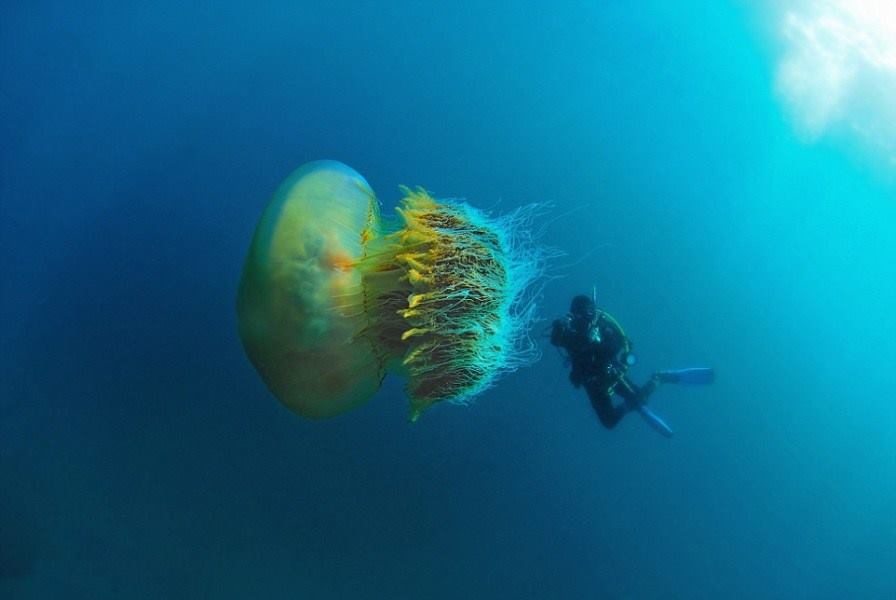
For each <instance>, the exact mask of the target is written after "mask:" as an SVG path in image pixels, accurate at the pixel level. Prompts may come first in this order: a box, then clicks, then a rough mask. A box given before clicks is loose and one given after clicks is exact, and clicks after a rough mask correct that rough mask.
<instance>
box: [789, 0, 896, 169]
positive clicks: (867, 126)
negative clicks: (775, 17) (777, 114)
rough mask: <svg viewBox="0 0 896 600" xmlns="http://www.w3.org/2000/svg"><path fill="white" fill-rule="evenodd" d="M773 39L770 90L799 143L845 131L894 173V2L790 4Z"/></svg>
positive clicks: (859, 0)
mask: <svg viewBox="0 0 896 600" xmlns="http://www.w3.org/2000/svg"><path fill="white" fill-rule="evenodd" d="M780 33H781V35H782V37H783V40H784V42H785V52H784V55H783V56H782V57H781V60H780V62H779V64H778V68H777V73H776V84H777V89H778V92H779V94H780V95H781V97H782V98H783V99H784V101H785V103H786V105H787V107H788V110H789V111H790V115H791V117H792V119H793V121H794V124H795V126H796V128H797V131H798V132H799V133H800V135H801V136H802V137H803V138H804V139H805V140H806V141H814V140H816V139H818V138H819V137H821V136H822V135H823V134H825V133H827V132H828V131H830V130H833V129H836V128H839V127H841V126H845V127H846V129H847V130H848V131H851V132H853V133H855V134H857V135H858V136H860V137H861V139H862V140H863V141H864V142H865V143H869V144H870V145H871V146H873V147H875V148H876V149H878V150H880V151H883V152H884V153H885V156H887V157H888V158H889V160H890V161H891V162H893V163H894V165H896V0H826V1H817V2H797V3H791V4H789V5H788V8H786V9H785V10H784V11H783V12H782V13H781V14H780Z"/></svg>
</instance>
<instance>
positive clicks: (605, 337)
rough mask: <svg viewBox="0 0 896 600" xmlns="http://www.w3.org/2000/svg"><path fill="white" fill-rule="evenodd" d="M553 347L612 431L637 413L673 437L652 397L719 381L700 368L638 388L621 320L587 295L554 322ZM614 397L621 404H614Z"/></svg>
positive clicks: (663, 375) (659, 375)
mask: <svg viewBox="0 0 896 600" xmlns="http://www.w3.org/2000/svg"><path fill="white" fill-rule="evenodd" d="M551 344H553V345H554V346H557V348H559V349H562V350H563V351H565V353H566V358H567V361H568V363H569V365H570V367H571V370H570V373H569V380H570V381H571V382H572V384H573V385H574V386H575V387H577V388H578V387H582V386H585V391H586V392H588V397H589V398H590V399H591V406H592V407H593V408H594V412H595V413H597V418H598V419H600V422H601V423H602V424H603V425H604V427H606V428H607V429H612V428H613V427H615V426H616V424H617V423H619V421H620V420H621V419H622V417H624V416H625V415H626V414H628V413H629V412H631V411H637V412H638V413H639V414H640V415H641V416H642V417H643V418H644V420H645V421H647V423H649V424H650V426H651V427H653V428H654V429H655V430H656V431H658V432H659V433H660V434H662V435H664V436H666V437H671V436H672V428H671V427H669V425H668V424H666V422H665V421H664V420H663V419H662V418H660V417H659V416H658V415H657V414H656V413H655V412H653V411H652V410H650V409H649V408H648V407H647V401H648V399H649V398H650V395H651V394H652V393H653V392H654V391H655V390H656V388H657V387H659V385H660V384H663V383H676V384H685V385H705V384H709V383H712V382H713V380H714V379H715V372H714V371H713V369H711V368H705V367H696V368H690V369H676V370H667V371H657V372H656V373H654V374H653V376H651V378H650V379H649V380H648V381H647V382H646V383H645V384H644V385H638V384H636V383H635V382H633V381H632V380H631V379H630V378H629V377H628V369H629V367H631V366H632V365H634V364H635V355H634V354H632V344H631V342H630V341H629V339H628V337H626V335H625V332H624V331H623V330H622V327H620V325H619V323H618V322H617V321H616V319H614V318H613V317H612V316H611V315H610V314H609V313H607V312H605V311H603V310H600V309H599V308H598V307H597V304H596V303H595V301H594V298H593V297H589V296H585V295H579V296H575V297H574V298H573V299H572V302H571V304H570V307H569V314H568V315H566V316H565V317H563V318H560V319H557V320H555V321H554V323H553V325H552V328H551ZM614 395H616V396H619V397H620V398H622V403H620V404H615V405H614V404H613V396H614Z"/></svg>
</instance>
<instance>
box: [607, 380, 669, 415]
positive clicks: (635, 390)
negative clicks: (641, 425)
mask: <svg viewBox="0 0 896 600" xmlns="http://www.w3.org/2000/svg"><path fill="white" fill-rule="evenodd" d="M657 386H659V381H658V380H657V379H656V378H651V379H650V380H648V381H647V383H645V384H644V385H640V386H639V385H638V384H636V383H635V382H634V381H632V380H631V379H629V378H628V377H623V378H622V379H620V380H619V383H617V384H616V387H615V388H614V390H615V392H616V393H617V394H619V395H620V396H621V397H622V398H623V399H624V400H625V403H626V404H627V405H628V407H629V408H630V409H632V410H636V409H637V408H638V406H640V405H642V404H647V400H648V398H650V394H652V393H653V391H654V390H655V389H656V388H657Z"/></svg>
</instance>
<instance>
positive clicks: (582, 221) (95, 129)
mask: <svg viewBox="0 0 896 600" xmlns="http://www.w3.org/2000/svg"><path fill="white" fill-rule="evenodd" d="M779 18H780V15H779V14H778V9H777V7H776V5H775V3H747V2H735V1H723V2H698V1H691V0H681V1H679V2H659V1H656V2H649V1H648V2H641V3H622V2H550V3H548V2H546V3H524V2H507V3H504V2H483V1H476V2H459V3H428V2H405V1H401V2H326V3H324V2H320V3H311V4H308V3H302V2H283V1H280V2H258V3H250V2H225V1H219V2H199V3H183V2H153V3H128V2H43V1H33V2H16V1H11V2H5V3H4V4H3V6H2V8H0V140H2V143H0V598H4V599H6V598H10V599H28V600H30V599H38V598H40V599H43V598H49V599H56V598H60V599H61V598H65V599H82V598H83V599H90V600H94V599H106V598H109V599H113V598H114V599H122V598H128V599H130V598H133V599H156V598H172V599H174V598H188V599H194V598H222V599H223V598H265V599H268V598H270V599H275V598H276V599H279V598H284V599H285V598H290V599H293V598H309V599H318V598H321V599H329V598H352V599H361V598H363V599H366V598H385V599H405V598H406V599H429V598H432V599H457V598H473V599H480V598H481V599H492V598H502V599H503V598H514V599H517V598H518V599H523V598H532V599H549V598H562V599H565V598H571V599H578V598H583V599H585V598H587V599H592V598H610V599H615V598H619V599H640V598H648V599H650V598H685V599H687V598H751V599H755V598H812V599H815V598H830V599H835V598H875V599H877V598H881V599H888V598H894V597H896V402H894V389H896V370H894V364H896V310H894V308H896V160H894V159H893V158H892V157H887V156H886V155H885V153H882V152H880V151H878V150H880V149H879V148H877V147H876V146H875V145H874V144H873V143H865V142H863V138H862V137H861V136H860V135H859V134H855V135H853V133H855V132H852V130H851V128H850V126H849V125H848V124H846V121H844V120H843V119H841V121H840V126H839V127H838V126H836V124H835V125H832V126H831V127H830V128H829V129H827V130H825V131H824V132H823V133H818V132H816V133H815V134H814V135H806V134H805V132H802V133H801V130H800V127H799V126H797V125H795V123H794V119H795V117H793V115H792V111H791V110H790V109H789V108H788V106H787V104H786V103H785V101H784V99H783V98H782V92H781V85H780V84H779V83H778V82H777V80H776V77H777V75H776V73H777V72H778V71H777V69H778V64H779V61H780V57H781V53H782V42H781V37H780V36H779V35H777V33H776V32H777V30H776V23H778V20H779ZM809 75H811V73H809ZM838 81H839V80H838ZM881 86H882V87H881V88H880V89H879V90H878V92H880V93H887V92H888V90H889V91H893V92H894V97H896V89H894V90H890V88H889V87H888V86H889V83H887V82H884V83H883V84H881ZM881 90H882V91H881ZM894 105H896V104H894ZM862 106H863V105H862V104H861V103H858V107H859V108H856V110H860V109H861V110H864V109H863V108H862ZM849 108H850V107H849V106H846V107H845V108H842V110H841V112H840V113H837V114H839V115H841V116H842V115H843V114H845V113H844V112H843V111H846V110H848V109H849ZM831 114H833V113H831ZM862 114H868V113H867V111H866V112H864V113H862ZM854 129H855V130H856V131H859V133H861V131H860V129H861V128H858V127H857V128H854ZM887 131H893V130H892V129H890V130H887ZM866 133H867V132H866ZM872 133H873V132H872ZM323 158H328V159H336V160H339V161H342V162H344V163H346V164H348V165H350V166H352V167H353V168H354V169H356V170H357V171H359V172H360V173H361V174H363V175H364V177H366V178H367V180H368V181H369V182H370V184H371V186H372V187H373V189H374V190H375V191H376V192H377V194H378V197H379V198H380V200H381V202H382V204H383V209H384V212H385V213H390V212H391V211H392V209H393V207H394V206H395V205H396V202H397V200H398V199H399V198H400V193H399V191H398V186H399V185H401V184H407V185H422V186H425V187H426V188H427V189H429V190H431V191H432V192H433V193H434V194H435V195H437V196H440V197H463V198H466V199H467V201H468V202H469V203H470V204H472V205H474V206H477V207H479V208H482V209H484V210H487V211H489V212H491V213H492V214H495V215H500V214H505V213H507V212H509V211H512V210H513V209H514V208H515V207H517V206H520V205H525V204H529V203H533V202H535V203H541V204H542V205H543V207H544V208H543V210H542V212H541V217H540V219H541V222H537V223H536V224H535V226H536V228H537V229H543V232H542V234H541V236H540V237H539V238H538V239H537V243H539V244H541V245H543V246H544V247H547V248H551V249H553V250H555V251H558V252H560V253H562V255H561V256H558V257H556V258H554V259H553V260H551V261H550V262H549V264H548V265H547V268H546V272H545V275H546V279H545V281H546V285H545V287H544V290H543V292H542V294H541V298H540V300H539V310H538V314H539V317H540V319H541V320H540V321H539V322H537V323H535V324H533V329H532V334H533V336H535V338H536V339H537V340H538V344H539V345H540V347H541V350H542V357H541V359H540V360H539V361H538V362H536V363H535V364H533V365H531V366H529V367H527V368H524V369H521V370H519V371H517V372H515V373H512V374H510V375H507V376H506V377H504V378H503V379H501V380H500V381H499V382H498V383H497V384H496V385H495V386H494V387H493V388H492V389H490V390H489V391H487V392H486V393H484V394H483V395H482V396H480V397H478V398H477V400H476V402H475V403H473V404H472V405H471V406H466V407H463V406H452V405H448V404H445V405H440V406H437V407H436V408H434V409H432V410H430V411H428V412H427V413H426V414H425V415H423V417H422V418H421V419H420V421H419V422H417V423H415V424H410V423H408V422H407V420H406V412H407V402H406V399H405V397H404V393H403V389H402V382H401V381H400V380H398V379H387V380H386V382H385V385H384V387H383V388H382V389H381V390H380V392H379V394H378V395H377V396H376V397H375V398H374V399H373V400H372V401H371V402H369V403H368V404H366V405H365V406H363V407H362V408H360V409H358V410H355V411H353V412H350V413H347V414H344V415H342V416H339V417H336V418H333V419H330V420H325V421H309V420H305V419H303V418H301V417H298V416H296V415H294V414H292V413H290V412H289V411H288V410H286V409H285V408H284V407H283V406H282V405H281V404H280V403H278V402H277V400H276V399H275V398H274V397H273V396H272V395H271V394H270V392H268V390H267V389H266V387H265V385H264V383H263V382H262V380H261V378H260V377H259V376H258V374H257V373H256V371H255V370H254V369H253V367H252V365H251V364H250V362H249V361H248V359H247V358H246V355H245V353H244V352H243V349H242V347H241V344H240V340H239V337H238V335H237V324H236V310H235V298H236V289H237V284H238V282H239V277H240V272H241V269H242V265H243V261H244V259H245V256H246V251H247V249H248V247H249V242H250V240H251V237H252V233H253V230H254V228H255V225H256V223H257V221H258V218H259V216H260V214H261V212H262V210H263V209H264V207H265V205H266V203H267V201H268V200H269V198H270V196H271V194H272V193H273V191H274V190H275V189H276V187H277V186H278V185H279V183H280V182H281V181H282V180H283V179H284V178H285V177H286V176H287V175H288V174H289V173H290V172H291V171H293V170H294V169H295V168H297V167H298V166H300V165H301V164H303V163H305V162H308V161H311V160H316V159H323ZM592 287H593V289H594V290H595V293H596V296H597V299H598V303H599V304H600V305H601V306H602V307H603V308H605V309H606V310H608V311H609V312H611V313H612V314H613V315H614V316H615V317H616V318H617V319H618V320H619V321H620V322H621V323H622V324H623V326H624V327H625V329H626V331H627V333H628V334H629V336H630V337H631V339H632V340H633V342H634V345H635V349H636V351H637V355H638V358H639V362H638V364H637V365H636V367H635V368H634V370H633V373H634V376H635V378H636V379H639V380H641V379H643V378H646V377H647V376H648V375H649V374H650V373H651V372H652V371H653V370H655V369H660V368H667V367H686V366H691V365H694V364H700V365H703V364H708V365H712V366H714V367H715V368H716V372H717V380H716V383H715V384H714V385H712V386H708V387H702V388H688V389H686V388H682V387H675V386H665V387H663V388H661V389H660V390H659V391H658V392H657V393H656V394H655V395H654V397H653V400H652V404H651V406H653V407H654V408H655V409H656V410H657V411H658V412H660V413H661V414H662V415H663V416H664V417H665V418H666V419H667V420H668V421H669V422H670V423H671V424H672V425H673V426H674V428H675V431H676V433H675V437H673V438H672V439H665V438H663V437H661V436H659V435H657V434H656V433H655V432H654V431H652V430H651V429H650V428H648V427H647V426H646V425H645V423H644V422H643V421H642V420H641V419H639V418H637V417H636V416H631V417H628V418H626V419H625V420H624V421H623V422H622V423H621V424H620V425H619V426H618V427H617V428H616V429H614V430H612V431H608V430H605V429H604V428H602V427H601V426H600V424H599V423H598V421H597V419H596V418H595V415H594V413H593V411H592V409H591V406H590V405H589V402H588V399H587V397H586V395H585V393H584V391H583V390H582V389H574V388H573V387H572V386H571V385H570V382H569V380H568V377H567V369H566V367H565V366H564V364H563V360H562V358H561V357H560V356H559V355H558V354H557V353H556V352H555V351H554V349H553V348H552V347H550V345H549V344H548V343H547V340H546V339H544V338H542V337H539V336H540V335H541V333H542V330H543V329H544V327H545V326H546V325H548V324H550V322H551V320H552V319H554V318H556V317H558V316H561V315H563V314H565V313H566V311H567V309H568V306H569V300H570V297H571V296H573V295H574V294H578V293H591V290H592Z"/></svg>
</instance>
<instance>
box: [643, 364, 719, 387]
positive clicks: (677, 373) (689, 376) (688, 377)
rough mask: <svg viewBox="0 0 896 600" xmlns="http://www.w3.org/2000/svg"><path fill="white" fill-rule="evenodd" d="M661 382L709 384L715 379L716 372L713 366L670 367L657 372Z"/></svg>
mask: <svg viewBox="0 0 896 600" xmlns="http://www.w3.org/2000/svg"><path fill="white" fill-rule="evenodd" d="M656 377H657V379H658V380H659V381H660V382H661V383H678V384H681V385H708V384H710V383H712V382H713V381H715V379H716V372H715V370H714V369H713V368H712V367H691V368H689V369H670V370H668V371H660V372H658V373H657V374H656Z"/></svg>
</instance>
